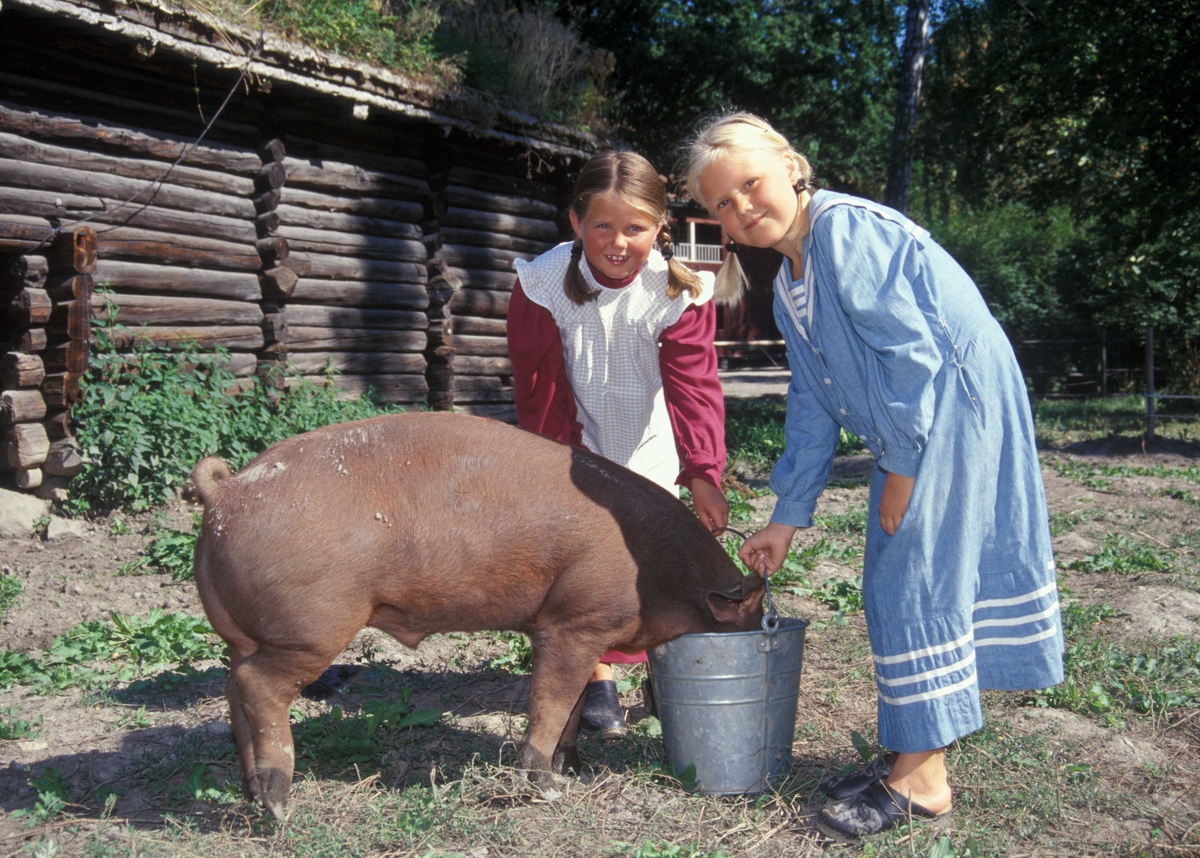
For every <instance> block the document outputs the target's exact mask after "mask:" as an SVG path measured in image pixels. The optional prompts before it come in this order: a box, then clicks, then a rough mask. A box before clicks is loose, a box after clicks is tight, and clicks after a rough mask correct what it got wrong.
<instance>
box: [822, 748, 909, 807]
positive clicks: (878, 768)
mask: <svg viewBox="0 0 1200 858" xmlns="http://www.w3.org/2000/svg"><path fill="white" fill-rule="evenodd" d="M895 763H896V755H895V754H880V755H879V756H877V757H875V759H873V760H871V761H870V762H869V763H867V764H866V765H865V766H863V767H862V768H860V769H855V770H854V771H852V772H851V773H850V774H848V775H830V776H829V777H827V778H825V780H823V781H821V783H820V787H821V791H822V792H824V793H825V794H826V795H828V796H829V797H830V798H832V799H833V800H834V801H841V800H843V799H847V798H850V797H851V796H855V795H858V794H859V793H860V792H862V791H863V790H865V789H866V788H867V787H869V786H870V785H871V784H873V783H875V781H877V780H879V779H880V778H886V777H888V775H890V774H891V773H892V766H893V765H895Z"/></svg>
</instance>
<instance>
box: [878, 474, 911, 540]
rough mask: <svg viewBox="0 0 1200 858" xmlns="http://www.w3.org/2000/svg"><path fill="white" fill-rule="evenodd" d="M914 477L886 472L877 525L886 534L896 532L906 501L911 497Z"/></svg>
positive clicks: (906, 504)
mask: <svg viewBox="0 0 1200 858" xmlns="http://www.w3.org/2000/svg"><path fill="white" fill-rule="evenodd" d="M915 482H916V479H915V478H914V477H902V476H900V475H899V474H893V473H891V472H890V471H889V472H888V475H887V479H886V480H885V481H884V483H883V494H882V495H881V496H880V498H879V526H880V527H882V528H883V532H884V533H886V534H887V535H888V536H892V535H894V534H895V533H896V528H897V527H899V526H900V520H901V519H902V518H904V513H905V511H906V510H907V509H908V501H909V499H910V498H912V493H913V484H914V483H915Z"/></svg>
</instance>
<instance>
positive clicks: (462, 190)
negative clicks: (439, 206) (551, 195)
mask: <svg viewBox="0 0 1200 858" xmlns="http://www.w3.org/2000/svg"><path fill="white" fill-rule="evenodd" d="M446 203H447V205H448V206H449V207H452V208H463V209H476V210H477V211H484V212H499V213H500V214H511V215H517V216H518V217H527V218H533V219H535V220H551V221H552V220H554V219H555V218H556V217H557V216H558V206H556V205H554V204H553V203H548V202H544V201H543V200H535V199H530V198H529V197H522V196H515V195H511V194H498V193H495V192H493V191H479V190H476V189H475V188H467V187H463V186H462V185H447V186H446Z"/></svg>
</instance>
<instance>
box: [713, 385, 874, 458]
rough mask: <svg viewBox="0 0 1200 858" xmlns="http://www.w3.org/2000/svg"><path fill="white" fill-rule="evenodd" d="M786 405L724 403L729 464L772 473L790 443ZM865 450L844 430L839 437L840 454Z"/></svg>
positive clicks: (761, 401)
mask: <svg viewBox="0 0 1200 858" xmlns="http://www.w3.org/2000/svg"><path fill="white" fill-rule="evenodd" d="M786 418H787V403H786V402H774V401H765V400H756V399H745V400H730V401H727V402H726V403H725V446H726V448H727V450H728V456H729V461H730V462H731V463H733V464H734V465H737V466H741V467H745V468H748V469H750V470H752V471H758V472H762V471H767V470H770V469H771V468H772V467H773V466H774V465H775V462H776V461H778V459H779V457H780V456H781V455H783V449H784V447H785V445H786V443H787V438H786V436H785V435H784V421H785V419H786ZM862 449H863V445H862V442H861V441H859V440H858V439H857V438H855V437H854V436H853V435H851V434H849V433H848V432H846V431H845V430H844V429H843V430H841V433H840V435H839V437H838V445H837V455H839V456H845V455H848V454H850V453H854V452H857V451H859V450H862Z"/></svg>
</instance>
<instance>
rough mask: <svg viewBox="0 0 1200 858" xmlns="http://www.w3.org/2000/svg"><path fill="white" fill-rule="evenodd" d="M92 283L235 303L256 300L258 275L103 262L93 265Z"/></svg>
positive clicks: (258, 296) (115, 287)
mask: <svg viewBox="0 0 1200 858" xmlns="http://www.w3.org/2000/svg"><path fill="white" fill-rule="evenodd" d="M94 277H95V282H96V283H98V284H102V285H107V286H108V287H109V288H111V289H115V290H120V291H121V292H170V293H172V294H180V295H204V296H205V297H208V298H229V299H232V300H237V301H259V300H261V299H262V290H261V289H260V287H259V283H258V275H256V274H251V273H249V272H244V271H210V270H206V269H201V268H182V267H179V266H166V265H147V264H142V263H139V262H122V261H118V260H114V259H103V260H101V261H100V262H98V263H97V264H96V273H95V275H94Z"/></svg>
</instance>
